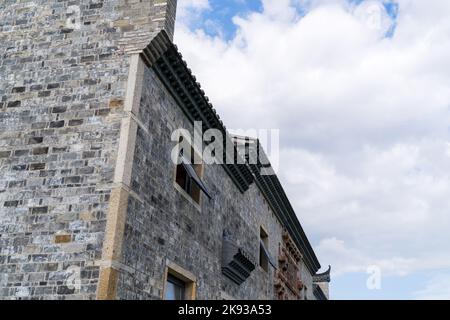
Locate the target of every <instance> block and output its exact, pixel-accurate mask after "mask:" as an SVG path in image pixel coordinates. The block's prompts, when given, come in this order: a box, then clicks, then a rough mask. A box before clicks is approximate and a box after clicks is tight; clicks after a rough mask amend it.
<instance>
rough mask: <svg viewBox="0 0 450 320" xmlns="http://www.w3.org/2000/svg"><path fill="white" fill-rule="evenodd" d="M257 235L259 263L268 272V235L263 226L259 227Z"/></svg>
mask: <svg viewBox="0 0 450 320" xmlns="http://www.w3.org/2000/svg"><path fill="white" fill-rule="evenodd" d="M259 237H260V239H259V265H260V266H261V268H263V270H264V271H266V272H268V271H269V259H270V258H269V253H268V251H267V248H268V247H269V236H268V235H267V233H266V232H265V231H264V229H263V228H260V232H259Z"/></svg>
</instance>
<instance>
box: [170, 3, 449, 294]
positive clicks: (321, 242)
mask: <svg viewBox="0 0 450 320" xmlns="http://www.w3.org/2000/svg"><path fill="white" fill-rule="evenodd" d="M449 12H450V1H448V0H427V1H424V0H384V1H383V0H362V1H361V0H262V1H260V0H248V1H245V0H227V1H224V0H179V8H178V22H177V30H176V35H175V42H176V43H177V45H178V46H179V48H180V50H181V51H182V53H183V56H184V58H185V60H186V61H187V62H188V64H189V66H190V67H191V69H192V70H193V72H194V74H195V75H196V76H197V78H198V79H199V81H200V82H201V84H202V86H203V88H204V89H205V91H206V92H207V95H208V96H209V97H210V99H211V101H212V102H213V104H214V106H215V108H216V109H217V110H218V112H219V114H220V115H221V117H222V118H223V119H224V122H225V123H226V125H227V127H228V128H235V129H238V128H247V129H248V128H255V129H258V128H262V129H271V128H279V129H280V130H281V131H280V138H281V151H280V170H279V176H280V179H281V180H282V182H283V184H284V186H285V189H286V192H287V193H288V195H289V197H290V199H291V202H292V204H293V206H294V208H295V210H296V212H297V215H298V217H299V219H300V221H301V223H302V225H303V227H304V228H305V230H306V232H307V234H308V236H309V238H310V240H311V243H312V245H313V246H314V248H315V250H316V253H317V255H318V258H319V260H320V262H321V264H322V266H323V267H326V266H327V265H328V264H331V265H332V266H333V282H332V288H331V294H332V298H334V299H349V298H352V299H432V298H447V299H449V298H450V139H449V134H450V130H449V128H450V58H449V57H450V19H449V18H448V16H449ZM372 266H375V267H377V268H379V269H376V268H375V269H374V268H373V267H372ZM368 270H369V271H370V270H379V271H381V288H380V289H379V290H373V288H372V287H370V286H369V287H370V288H372V290H371V289H369V288H368V286H367V280H368V278H369V276H370V275H369V274H368V273H367V272H368Z"/></svg>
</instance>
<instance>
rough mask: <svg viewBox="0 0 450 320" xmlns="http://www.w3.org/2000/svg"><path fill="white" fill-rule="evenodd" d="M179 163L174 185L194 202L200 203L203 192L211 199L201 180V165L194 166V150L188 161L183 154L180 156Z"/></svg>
mask: <svg viewBox="0 0 450 320" xmlns="http://www.w3.org/2000/svg"><path fill="white" fill-rule="evenodd" d="M180 158H181V159H180V160H181V163H180V164H179V165H178V166H177V171H176V177H175V181H176V183H177V184H178V185H179V186H180V187H181V188H182V189H183V190H184V191H185V192H186V193H187V194H188V195H189V196H190V197H191V198H192V200H194V201H195V202H196V203H200V195H201V193H202V192H203V193H204V194H205V195H206V196H207V197H208V198H210V199H211V195H210V194H209V192H208V190H207V188H206V186H205V184H204V183H203V181H202V180H201V176H202V165H201V164H194V149H193V148H192V150H191V157H190V159H186V157H185V156H183V154H180Z"/></svg>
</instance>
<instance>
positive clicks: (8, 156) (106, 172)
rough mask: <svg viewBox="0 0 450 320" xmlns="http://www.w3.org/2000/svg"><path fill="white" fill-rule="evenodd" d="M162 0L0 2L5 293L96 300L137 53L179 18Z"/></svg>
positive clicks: (0, 267) (0, 293) (1, 292)
mask: <svg viewBox="0 0 450 320" xmlns="http://www.w3.org/2000/svg"><path fill="white" fill-rule="evenodd" d="M156 2H161V1H156ZM156 2H154V1H151V0H144V1H142V0H140V1H137V0H104V1H101V0H82V1H65V0H34V1H27V0H22V1H11V0H5V1H1V2H0V297H1V298H3V299H8V298H14V299H16V298H23V299H41V298H45V299H54V298H58V299H59V298H61V299H64V298H67V299H68V298H80V299H92V298H95V296H96V286H97V281H98V274H99V268H98V266H97V261H98V259H100V257H101V254H102V242H103V234H104V228H105V219H106V213H107V209H108V201H109V197H110V192H111V188H112V179H113V173H114V169H115V168H114V166H115V160H116V157H117V154H116V153H117V146H118V140H119V131H120V121H121V118H122V117H123V101H124V97H125V89H126V82H127V77H128V68H129V59H128V54H127V52H128V51H136V50H139V49H140V48H141V47H143V46H145V44H147V42H148V41H150V40H149V39H150V38H151V36H152V34H153V33H154V32H155V31H156V30H157V28H163V27H164V26H163V25H162V24H161V20H160V19H161V18H164V17H167V18H168V19H169V18H170V19H171V20H173V18H174V17H170V16H169V14H170V15H174V14H175V13H174V7H175V3H176V1H170V3H169V6H165V5H164V4H163V5H161V4H160V3H156ZM153 20H155V21H153ZM166 25H169V24H168V23H166ZM171 30H173V27H172V28H171ZM74 272H78V273H79V275H80V277H81V284H80V285H77V286H76V288H75V289H73V288H72V287H71V286H68V281H70V276H71V274H72V273H74ZM70 283H71V282H70Z"/></svg>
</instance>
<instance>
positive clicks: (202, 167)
mask: <svg viewBox="0 0 450 320" xmlns="http://www.w3.org/2000/svg"><path fill="white" fill-rule="evenodd" d="M181 136H182V137H183V139H187V140H186V141H188V139H189V137H186V136H185V134H184V132H181ZM190 146H191V148H192V151H194V153H195V154H196V155H197V156H199V157H200V156H201V155H202V152H201V151H200V150H198V148H197V147H196V146H195V144H193V143H190ZM177 167H178V166H177V165H175V168H174V170H173V179H172V181H173V187H174V188H175V190H177V191H178V192H179V193H180V194H181V195H182V196H183V198H185V199H186V200H187V201H188V202H189V203H190V204H192V205H193V206H194V207H195V208H196V209H197V210H198V211H202V203H203V197H204V194H203V192H202V191H201V190H200V196H199V201H198V203H197V202H196V201H195V200H194V199H193V198H192V197H191V195H190V194H189V193H187V192H186V191H185V190H184V189H183V187H181V186H180V185H179V184H178V183H177ZM204 173H205V165H204V163H202V164H200V172H198V176H199V178H200V179H203V176H204Z"/></svg>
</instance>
